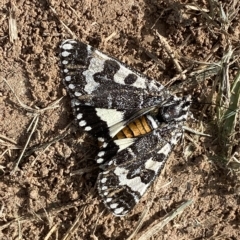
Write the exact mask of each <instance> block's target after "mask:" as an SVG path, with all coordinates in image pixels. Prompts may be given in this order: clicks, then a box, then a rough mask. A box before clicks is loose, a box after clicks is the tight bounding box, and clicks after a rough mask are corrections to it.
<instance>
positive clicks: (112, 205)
mask: <svg viewBox="0 0 240 240" xmlns="http://www.w3.org/2000/svg"><path fill="white" fill-rule="evenodd" d="M117 206H118V204H117V203H113V204H110V208H111V209H115V208H116V207H117Z"/></svg>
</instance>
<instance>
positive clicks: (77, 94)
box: [74, 92, 82, 97]
mask: <svg viewBox="0 0 240 240" xmlns="http://www.w3.org/2000/svg"><path fill="white" fill-rule="evenodd" d="M74 95H75V96H76V97H79V96H82V94H81V93H80V92H75V93H74Z"/></svg>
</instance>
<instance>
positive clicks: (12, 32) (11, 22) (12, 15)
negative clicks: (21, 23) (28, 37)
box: [8, 2, 18, 43]
mask: <svg viewBox="0 0 240 240" xmlns="http://www.w3.org/2000/svg"><path fill="white" fill-rule="evenodd" d="M10 4H11V7H10V9H9V19H8V26H9V39H10V42H11V43H14V41H15V40H17V39H18V32H17V21H16V6H15V5H14V3H12V2H10Z"/></svg>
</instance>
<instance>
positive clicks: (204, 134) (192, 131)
mask: <svg viewBox="0 0 240 240" xmlns="http://www.w3.org/2000/svg"><path fill="white" fill-rule="evenodd" d="M183 129H184V130H186V131H188V132H191V133H194V134H197V135H200V136H205V137H211V135H209V134H206V133H203V132H199V131H196V130H194V129H192V128H189V127H186V126H184V127H183Z"/></svg>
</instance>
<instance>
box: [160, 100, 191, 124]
mask: <svg viewBox="0 0 240 240" xmlns="http://www.w3.org/2000/svg"><path fill="white" fill-rule="evenodd" d="M190 104H191V97H190V96H185V97H176V96H173V97H171V98H169V99H168V100H167V101H166V102H165V103H164V104H163V105H162V106H161V107H160V108H159V111H158V115H157V118H158V120H159V121H160V122H165V123H167V122H171V121H174V122H182V121H186V120H187V116H188V112H189V107H190Z"/></svg>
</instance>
